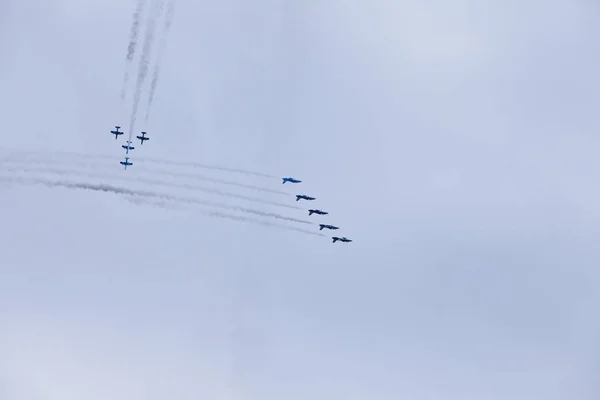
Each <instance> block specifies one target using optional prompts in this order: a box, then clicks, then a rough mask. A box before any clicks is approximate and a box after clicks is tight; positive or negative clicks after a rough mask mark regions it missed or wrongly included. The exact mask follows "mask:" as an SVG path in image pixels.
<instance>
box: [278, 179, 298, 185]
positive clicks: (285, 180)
mask: <svg viewBox="0 0 600 400" xmlns="http://www.w3.org/2000/svg"><path fill="white" fill-rule="evenodd" d="M281 179H282V180H283V182H281V183H282V184H285V183H286V182H290V183H300V182H302V181H299V180H298V179H294V178H281Z"/></svg>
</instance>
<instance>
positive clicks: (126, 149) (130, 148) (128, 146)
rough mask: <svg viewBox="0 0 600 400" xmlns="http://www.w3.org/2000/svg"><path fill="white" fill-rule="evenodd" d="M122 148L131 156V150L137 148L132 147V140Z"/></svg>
mask: <svg viewBox="0 0 600 400" xmlns="http://www.w3.org/2000/svg"><path fill="white" fill-rule="evenodd" d="M121 147H122V148H124V149H125V154H129V150H133V149H135V147H133V146H132V145H131V141H130V140H128V141H127V144H124V145H122V146H121Z"/></svg>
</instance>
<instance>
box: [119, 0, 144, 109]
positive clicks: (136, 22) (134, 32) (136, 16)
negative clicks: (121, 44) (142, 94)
mask: <svg viewBox="0 0 600 400" xmlns="http://www.w3.org/2000/svg"><path fill="white" fill-rule="evenodd" d="M145 7H146V0H138V2H137V5H136V7H135V11H134V13H133V22H132V24H131V32H130V33H129V45H128V46H127V56H126V58H125V60H126V61H127V65H126V67H125V77H124V78H123V90H122V91H121V100H125V93H126V92H127V83H128V82H129V64H131V62H132V61H133V57H134V56H135V49H136V47H137V42H138V34H139V31H140V23H141V18H142V14H143V13H144V8H145Z"/></svg>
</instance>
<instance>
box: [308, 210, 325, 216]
mask: <svg viewBox="0 0 600 400" xmlns="http://www.w3.org/2000/svg"><path fill="white" fill-rule="evenodd" d="M313 214H319V215H327V214H329V213H328V212H327V211H321V210H308V215H313Z"/></svg>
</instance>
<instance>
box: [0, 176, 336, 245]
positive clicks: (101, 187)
mask: <svg viewBox="0 0 600 400" xmlns="http://www.w3.org/2000/svg"><path fill="white" fill-rule="evenodd" d="M0 180H1V181H4V182H17V183H23V184H27V183H30V184H41V185H44V186H47V187H63V188H67V189H80V190H91V191H100V192H106V193H113V194H117V195H122V196H126V197H130V198H135V197H142V198H145V199H154V200H169V201H173V202H183V203H189V202H190V201H188V199H180V198H177V197H175V196H169V195H162V194H159V193H153V192H146V191H137V190H130V189H126V188H119V187H115V186H111V185H106V184H89V183H81V182H68V181H53V180H49V179H42V178H24V177H14V176H13V177H7V176H0ZM155 204H160V203H155ZM201 212H202V214H204V215H207V216H212V217H220V218H225V219H230V220H234V221H245V222H251V223H255V224H259V225H263V226H269V227H276V228H280V229H287V230H291V231H295V232H300V233H304V234H307V235H312V236H325V235H324V234H322V233H319V232H313V231H309V230H306V229H301V228H296V227H293V226H287V225H281V224H275V223H272V222H267V221H262V220H259V219H255V218H248V217H242V216H239V215H232V214H227V213H223V212H220V211H209V210H203V211H201Z"/></svg>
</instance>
